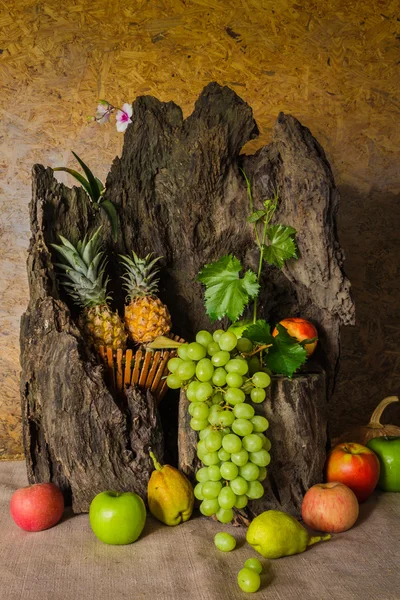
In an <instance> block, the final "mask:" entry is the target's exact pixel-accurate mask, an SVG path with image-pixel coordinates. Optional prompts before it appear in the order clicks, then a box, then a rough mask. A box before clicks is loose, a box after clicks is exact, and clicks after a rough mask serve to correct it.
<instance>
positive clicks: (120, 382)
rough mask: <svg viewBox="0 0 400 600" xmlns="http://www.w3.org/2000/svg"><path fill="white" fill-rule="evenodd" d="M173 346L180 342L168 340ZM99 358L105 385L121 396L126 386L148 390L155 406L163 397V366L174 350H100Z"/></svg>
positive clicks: (165, 369) (177, 337)
mask: <svg viewBox="0 0 400 600" xmlns="http://www.w3.org/2000/svg"><path fill="white" fill-rule="evenodd" d="M170 337H171V339H172V340H174V341H176V342H182V343H183V342H184V341H185V340H183V339H182V338H180V337H179V336H177V335H175V336H172V335H171V336H170ZM100 356H101V358H102V360H103V362H104V364H105V366H106V372H107V380H108V384H109V385H111V387H112V388H113V390H114V391H115V392H116V393H123V392H124V391H125V389H126V388H127V387H128V386H130V385H137V386H138V387H140V388H142V389H145V390H150V391H151V392H152V393H153V394H154V396H155V398H156V400H157V403H158V402H160V400H162V398H163V397H164V396H165V394H166V393H167V389H168V387H167V382H166V376H167V375H168V373H169V371H168V367H167V363H168V361H169V359H170V358H172V357H173V356H176V349H165V350H150V349H146V348H145V349H142V350H137V351H136V352H135V351H133V350H125V352H124V351H122V350H116V351H115V350H114V351H113V349H112V348H105V347H104V346H101V347H100Z"/></svg>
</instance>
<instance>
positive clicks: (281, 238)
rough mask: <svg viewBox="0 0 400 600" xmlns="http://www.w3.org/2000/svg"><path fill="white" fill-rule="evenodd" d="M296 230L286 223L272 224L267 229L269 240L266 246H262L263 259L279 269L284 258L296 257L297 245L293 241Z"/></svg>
mask: <svg viewBox="0 0 400 600" xmlns="http://www.w3.org/2000/svg"><path fill="white" fill-rule="evenodd" d="M295 233H296V230H295V229H293V227H287V226H286V225H272V226H271V227H269V229H268V231H267V236H268V239H269V241H270V244H269V245H268V246H263V249H262V251H263V259H264V260H265V262H267V263H269V264H270V265H275V266H276V267H279V268H280V269H281V268H282V267H283V264H284V262H285V260H288V259H289V258H297V247H296V242H295V241H294V237H293V236H294V235H295Z"/></svg>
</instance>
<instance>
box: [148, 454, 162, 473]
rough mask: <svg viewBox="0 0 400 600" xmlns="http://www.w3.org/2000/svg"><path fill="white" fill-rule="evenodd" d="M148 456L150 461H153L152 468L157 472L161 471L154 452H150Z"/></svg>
mask: <svg viewBox="0 0 400 600" xmlns="http://www.w3.org/2000/svg"><path fill="white" fill-rule="evenodd" d="M149 454H150V457H151V459H152V461H153V464H154V468H155V469H156V470H157V471H161V469H162V465H161V464H160V463H159V462H158V460H157V459H156V456H155V454H154V452H152V451H151V450H150V452H149Z"/></svg>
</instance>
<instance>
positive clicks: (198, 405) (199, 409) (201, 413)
mask: <svg viewBox="0 0 400 600" xmlns="http://www.w3.org/2000/svg"><path fill="white" fill-rule="evenodd" d="M189 409H190V410H189V412H190V414H191V415H192V417H194V418H195V419H207V418H208V413H209V412H210V409H209V408H208V406H207V404H206V403H205V402H192V403H191V404H190V406H189ZM260 441H261V440H260ZM261 447H262V442H261Z"/></svg>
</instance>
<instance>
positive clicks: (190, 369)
mask: <svg viewBox="0 0 400 600" xmlns="http://www.w3.org/2000/svg"><path fill="white" fill-rule="evenodd" d="M172 360H173V359H172ZM195 372H196V364H195V363H194V362H193V360H183V361H181V363H180V364H179V365H178V368H177V370H176V371H175V375H176V376H177V377H179V378H180V379H182V381H188V380H189V379H191V378H192V377H193V375H194V374H195Z"/></svg>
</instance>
